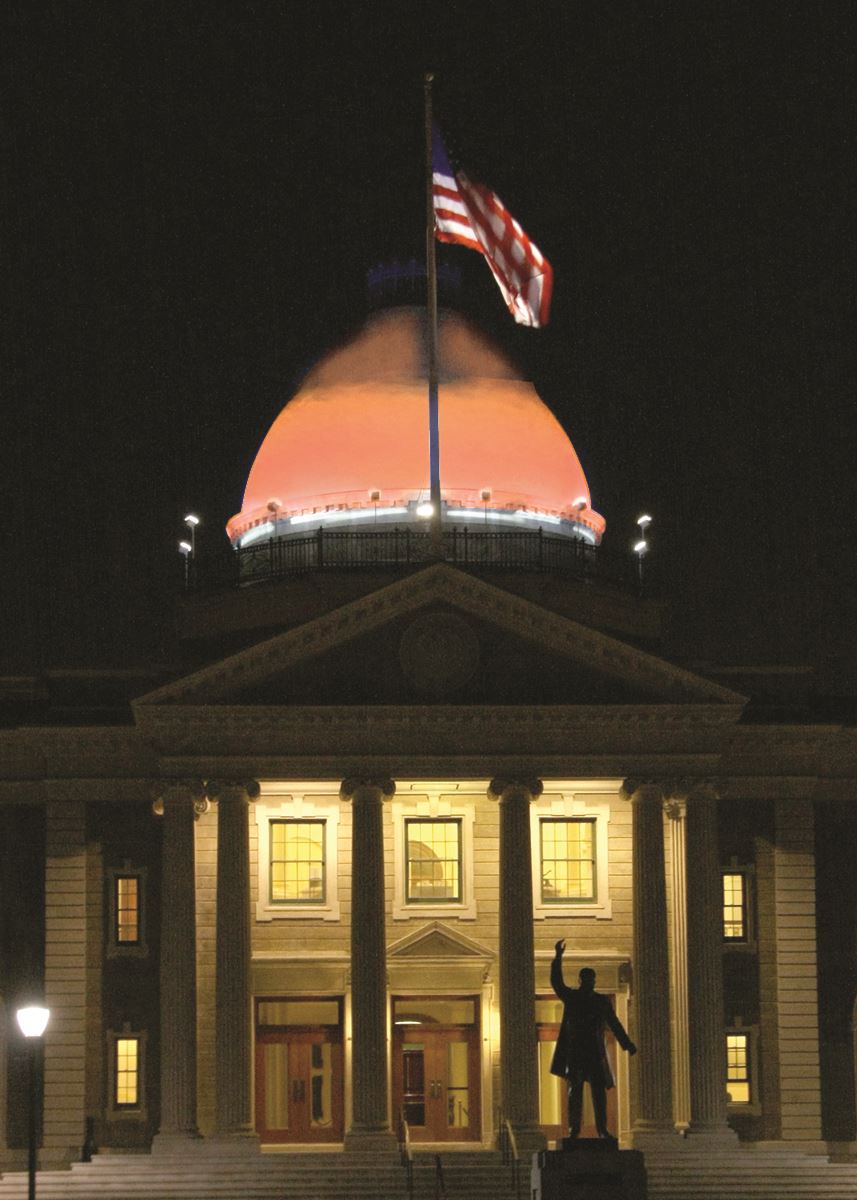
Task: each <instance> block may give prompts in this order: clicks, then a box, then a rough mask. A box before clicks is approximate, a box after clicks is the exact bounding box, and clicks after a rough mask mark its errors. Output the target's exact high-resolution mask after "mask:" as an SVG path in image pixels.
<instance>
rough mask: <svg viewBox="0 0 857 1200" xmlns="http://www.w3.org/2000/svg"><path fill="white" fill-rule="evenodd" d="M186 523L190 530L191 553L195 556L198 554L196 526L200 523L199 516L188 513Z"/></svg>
mask: <svg viewBox="0 0 857 1200" xmlns="http://www.w3.org/2000/svg"><path fill="white" fill-rule="evenodd" d="M184 523H185V525H187V527H188V529H189V530H190V554H191V557H192V558H193V557H195V555H196V527H197V525H198V524H199V517H197V516H194V514H193V513H188V514H187V516H186V517H185V519H184Z"/></svg>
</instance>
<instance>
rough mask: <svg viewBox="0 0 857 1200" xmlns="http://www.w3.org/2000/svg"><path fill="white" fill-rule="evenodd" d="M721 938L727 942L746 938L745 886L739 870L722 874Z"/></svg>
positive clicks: (742, 940) (741, 940) (740, 940)
mask: <svg viewBox="0 0 857 1200" xmlns="http://www.w3.org/2000/svg"><path fill="white" fill-rule="evenodd" d="M723 938H724V941H727V942H745V941H746V940H747V888H746V881H745V878H744V875H743V874H742V873H741V872H740V871H728V872H724V874H723Z"/></svg>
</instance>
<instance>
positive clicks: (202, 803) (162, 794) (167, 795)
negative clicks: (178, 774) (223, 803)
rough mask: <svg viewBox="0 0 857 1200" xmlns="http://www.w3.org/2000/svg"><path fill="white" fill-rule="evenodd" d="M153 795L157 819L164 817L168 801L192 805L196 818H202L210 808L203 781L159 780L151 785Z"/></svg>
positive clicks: (153, 806) (153, 810)
mask: <svg viewBox="0 0 857 1200" xmlns="http://www.w3.org/2000/svg"><path fill="white" fill-rule="evenodd" d="M151 795H152V812H153V813H154V814H155V816H156V817H162V816H163V815H164V805H165V804H166V802H167V801H168V800H169V801H171V802H173V803H175V802H179V803H181V802H182V801H184V802H185V803H188V804H192V805H193V812H194V816H195V817H201V816H202V814H203V813H205V812H208V809H209V807H210V806H209V803H208V798H207V797H206V794H205V784H204V783H203V782H202V780H201V779H158V780H155V781H154V782H153V783H152V785H151Z"/></svg>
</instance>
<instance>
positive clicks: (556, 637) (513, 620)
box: [134, 563, 746, 710]
mask: <svg viewBox="0 0 857 1200" xmlns="http://www.w3.org/2000/svg"><path fill="white" fill-rule="evenodd" d="M437 601H443V602H446V603H448V604H450V605H452V606H454V607H456V608H458V609H459V610H461V611H463V612H466V613H469V614H471V615H472V616H474V617H477V618H479V619H480V620H484V621H489V622H491V623H493V624H495V625H497V626H498V627H500V628H503V629H506V630H507V631H509V632H510V633H513V634H515V635H517V636H519V637H523V638H526V639H528V640H529V641H531V642H534V643H536V644H537V645H540V646H541V647H542V648H543V649H547V650H548V651H549V652H550V653H552V654H556V655H561V656H563V657H564V658H567V659H569V660H572V661H576V662H579V663H581V664H583V665H584V666H585V667H587V668H589V669H590V670H592V671H595V672H597V673H598V674H601V675H606V676H609V677H611V678H614V679H620V680H622V681H624V682H626V683H631V684H632V685H634V686H637V687H639V688H641V689H643V690H645V691H648V692H650V693H652V694H653V695H655V696H660V697H662V698H664V699H666V700H672V701H685V702H693V701H697V702H700V703H720V704H729V705H739V706H743V705H744V704H745V703H746V697H745V696H742V695H740V694H739V693H737V692H734V691H731V690H730V689H728V688H725V687H722V686H721V685H720V684H716V683H712V682H711V681H710V680H708V679H704V678H702V677H701V676H699V675H695V674H693V673H692V672H690V671H687V670H685V669H684V668H682V667H677V666H675V665H673V664H672V663H668V662H666V661H665V660H664V659H662V658H658V657H657V656H656V655H654V654H649V653H647V652H646V651H643V650H640V649H638V648H637V647H635V646H629V645H626V644H625V643H624V642H620V641H618V640H617V639H616V638H613V637H610V636H608V635H607V634H603V633H599V632H597V631H596V630H594V629H591V628H590V627H589V626H586V625H582V624H579V623H578V622H576V621H573V620H571V619H570V618H569V617H565V616H561V615H559V614H558V613H553V612H550V611H548V610H547V609H544V608H541V607H540V606H539V605H537V604H534V603H533V602H532V601H530V600H525V599H524V598H522V597H520V596H516V595H513V594H512V593H510V592H506V591H504V590H503V589H501V588H498V587H496V586H494V585H493V584H490V583H486V582H485V581H484V580H482V579H478V578H476V577H475V576H472V575H467V574H465V573H464V572H463V571H459V570H457V569H456V568H454V567H451V566H449V565H448V564H446V563H435V564H433V565H431V566H429V567H426V568H425V569H424V570H422V571H418V572H417V573H416V574H414V575H410V576H408V577H407V578H405V579H400V580H397V581H396V582H395V583H392V584H390V585H388V586H387V587H384V588H381V589H379V590H378V591H376V592H371V593H370V594H369V595H367V596H361V597H359V598H358V599H356V600H353V601H352V602H351V603H349V604H346V605H343V606H342V607H341V608H338V609H335V610H334V611H333V612H330V613H325V614H323V615H322V616H320V617H316V618H315V619H314V620H312V621H308V622H307V623H306V624H304V625H301V626H299V627H297V628H296V629H290V630H287V631H285V632H283V633H280V634H277V635H275V636H274V637H272V638H268V639H267V640H265V641H263V642H260V643H259V644H258V645H256V646H251V647H249V648H247V649H244V650H242V651H240V652H239V653H237V654H233V655H231V656H229V657H228V658H225V659H223V660H222V661H220V662H218V663H214V664H212V665H211V666H209V667H205V668H203V669H202V670H200V671H196V672H194V673H193V674H191V675H188V676H185V677H184V678H183V679H179V680H175V681H174V682H172V683H170V684H167V685H166V686H165V687H161V688H158V689H157V690H156V691H154V692H150V693H148V694H147V695H145V696H142V697H141V698H139V699H138V700H137V701H135V702H134V707H135V709H138V710H139V709H141V708H147V707H150V706H152V705H166V704H169V705H176V704H193V703H194V701H196V700H200V699H202V698H205V699H208V700H219V699H222V698H223V697H224V696H228V695H229V693H230V692H233V693H234V692H236V691H241V690H243V689H246V688H248V687H252V686H253V685H257V684H259V683H261V682H263V681H265V680H267V679H269V678H271V677H273V676H276V675H277V674H280V673H282V672H283V671H285V670H287V669H288V668H289V667H291V666H294V665H295V664H297V663H299V662H301V661H303V660H304V659H307V658H310V657H312V656H315V655H318V654H322V653H324V652H325V651H328V650H331V649H333V648H334V647H336V646H338V645H341V644H342V643H344V642H347V641H348V640H350V639H351V638H354V637H357V636H359V635H362V634H366V633H370V632H372V631H374V630H376V629H378V628H379V627H381V626H383V625H385V624H388V623H389V622H391V621H392V620H394V619H395V618H396V617H400V616H402V615H403V614H405V613H408V612H414V611H416V610H418V609H420V608H424V607H425V606H426V605H427V604H431V603H435V602H437Z"/></svg>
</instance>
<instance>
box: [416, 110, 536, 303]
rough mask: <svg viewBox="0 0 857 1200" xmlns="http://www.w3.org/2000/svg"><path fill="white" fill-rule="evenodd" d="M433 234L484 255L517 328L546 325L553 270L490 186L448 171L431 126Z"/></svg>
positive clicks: (435, 129)
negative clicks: (518, 326)
mask: <svg viewBox="0 0 857 1200" xmlns="http://www.w3.org/2000/svg"><path fill="white" fill-rule="evenodd" d="M432 194H433V198H434V227H435V236H436V237H437V239H438V241H441V242H455V243H457V244H458V245H459V246H469V247H470V249H471V250H478V251H479V253H480V254H484V255H485V258H486V259H487V261H488V266H489V267H490V268H491V272H492V274H493V275H494V278H495V279H496V280H497V283H498V285H499V287H500V291H501V292H502V293H503V299H504V300H505V301H506V304H507V306H508V308H509V312H510V313H511V314H512V316H513V317H514V318H515V320H516V321H517V322H518V324H519V325H532V326H535V327H538V326H539V325H546V324H547V320H548V313H549V311H550V302H551V291H552V290H553V269H552V268H551V265H550V263H549V262H548V260H547V259H546V258H545V257H544V255H543V254H542V253H541V251H540V250H539V248H538V246H536V244H535V243H534V242H532V241H530V239H529V238H528V237H527V235H526V234H525V233H524V231H523V229H522V228H521V226H520V225H519V224H518V222H517V221H516V220H515V218H514V217H513V216H512V214H511V213H510V212H509V210H508V209H507V208H506V206H505V205H504V203H503V201H502V200H501V199H500V197H499V196H497V195H496V194H495V193H494V192H492V191H491V189H490V188H487V187H485V186H484V184H481V183H474V182H473V181H472V180H470V179H468V178H467V176H466V175H465V174H464V172H463V171H457V172H456V171H453V169H452V167H451V166H450V162H449V158H448V156H447V153H446V150H445V148H444V145H443V142H442V140H441V136H440V131H439V130H438V128H437V126H435V127H434V130H433V132H432Z"/></svg>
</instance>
